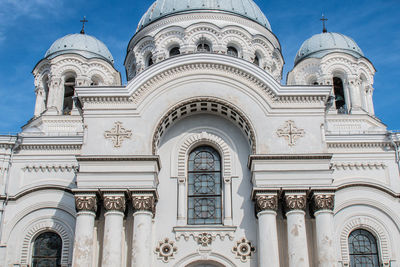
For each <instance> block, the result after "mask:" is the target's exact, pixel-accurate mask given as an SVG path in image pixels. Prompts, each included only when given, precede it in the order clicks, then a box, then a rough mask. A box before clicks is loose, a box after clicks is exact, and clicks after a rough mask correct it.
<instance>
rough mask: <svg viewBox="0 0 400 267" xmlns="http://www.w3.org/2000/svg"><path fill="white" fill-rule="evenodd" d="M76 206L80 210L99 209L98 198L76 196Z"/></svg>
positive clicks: (93, 210) (94, 210)
mask: <svg viewBox="0 0 400 267" xmlns="http://www.w3.org/2000/svg"><path fill="white" fill-rule="evenodd" d="M75 207H76V210H77V211H78V212H80V211H92V212H96V211H97V198H96V196H95V195H93V196H75Z"/></svg>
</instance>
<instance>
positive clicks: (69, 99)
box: [63, 77, 75, 115]
mask: <svg viewBox="0 0 400 267" xmlns="http://www.w3.org/2000/svg"><path fill="white" fill-rule="evenodd" d="M74 94H75V78H74V77H71V78H68V79H66V80H65V82H64V105H63V114H64V115H70V114H71V111H72V108H73V106H74V105H73V97H74Z"/></svg>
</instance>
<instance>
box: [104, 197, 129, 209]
mask: <svg viewBox="0 0 400 267" xmlns="http://www.w3.org/2000/svg"><path fill="white" fill-rule="evenodd" d="M125 203H126V202H125V196H110V195H106V196H104V208H105V210H106V211H120V212H124V211H125V207H126V204H125Z"/></svg>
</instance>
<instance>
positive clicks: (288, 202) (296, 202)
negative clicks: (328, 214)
mask: <svg viewBox="0 0 400 267" xmlns="http://www.w3.org/2000/svg"><path fill="white" fill-rule="evenodd" d="M306 204H307V199H306V195H286V196H285V208H286V211H292V210H303V211H304V210H305V209H306Z"/></svg>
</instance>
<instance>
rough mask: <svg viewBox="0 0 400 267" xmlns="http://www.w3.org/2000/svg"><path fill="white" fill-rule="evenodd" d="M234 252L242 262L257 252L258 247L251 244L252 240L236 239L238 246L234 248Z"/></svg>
mask: <svg viewBox="0 0 400 267" xmlns="http://www.w3.org/2000/svg"><path fill="white" fill-rule="evenodd" d="M232 252H233V253H234V254H235V255H236V258H238V259H240V260H241V261H242V262H246V261H247V260H248V259H250V258H251V256H253V254H254V253H255V252H256V248H255V247H253V246H252V245H251V242H250V241H248V240H247V239H246V238H244V237H243V238H242V239H240V240H239V241H236V246H234V247H233V248H232Z"/></svg>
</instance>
